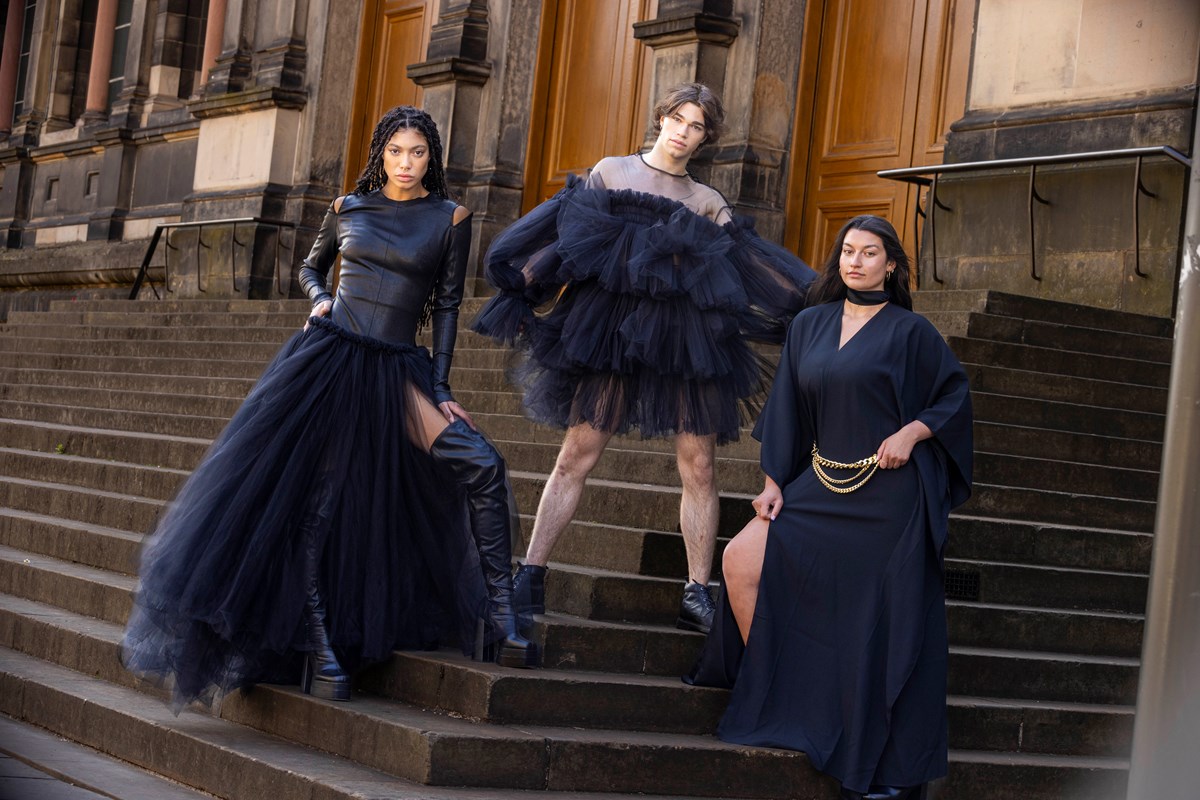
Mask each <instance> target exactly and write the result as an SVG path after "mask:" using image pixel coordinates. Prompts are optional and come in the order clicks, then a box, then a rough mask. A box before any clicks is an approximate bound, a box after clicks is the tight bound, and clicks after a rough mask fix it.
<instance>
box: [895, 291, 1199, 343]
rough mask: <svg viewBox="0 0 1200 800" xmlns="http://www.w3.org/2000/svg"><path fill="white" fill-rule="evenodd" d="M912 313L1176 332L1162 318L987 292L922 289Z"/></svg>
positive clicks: (916, 294) (1167, 334)
mask: <svg viewBox="0 0 1200 800" xmlns="http://www.w3.org/2000/svg"><path fill="white" fill-rule="evenodd" d="M913 309H914V310H915V311H916V312H917V313H919V314H926V313H936V312H944V311H960V312H961V311H967V312H975V313H985V314H991V315H996V316H1003V317H1017V318H1020V319H1028V320H1038V321H1042V322H1054V323H1058V324H1060V325H1071V326H1075V327H1080V328H1098V329H1100V330H1108V331H1118V332H1128V333H1136V334H1140V335H1143V336H1158V337H1166V338H1170V337H1171V336H1172V335H1173V334H1174V329H1175V328H1174V322H1173V321H1172V320H1170V319H1167V318H1165V317H1152V316H1148V315H1145V314H1133V313H1130V312H1128V311H1113V310H1110V309H1106V308H1096V307H1094V306H1083V305H1077V304H1075V303H1064V302H1059V301H1056V300H1043V299H1042V298H1039V297H1027V296H1024V295H1017V294H1010V293H1008V292H995V291H988V290H972V289H922V290H920V291H917V292H914V293H913Z"/></svg>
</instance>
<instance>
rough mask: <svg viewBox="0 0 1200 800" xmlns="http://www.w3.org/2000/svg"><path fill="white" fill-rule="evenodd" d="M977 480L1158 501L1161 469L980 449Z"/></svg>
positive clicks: (993, 483)
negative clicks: (981, 450) (1118, 466)
mask: <svg viewBox="0 0 1200 800" xmlns="http://www.w3.org/2000/svg"><path fill="white" fill-rule="evenodd" d="M975 481H977V482H978V483H982V484H987V485H991V486H1015V487H1024V488H1029V489H1046V490H1050V491H1055V492H1068V493H1071V494H1087V495H1094V496H1097V497H1109V498H1120V499H1126V500H1142V501H1146V502H1151V503H1153V502H1155V501H1156V500H1157V498H1158V472H1157V471H1154V472H1151V471H1149V470H1131V469H1120V468H1117V467H1114V466H1112V465H1110V464H1103V465H1101V464H1095V463H1086V462H1084V463H1079V462H1072V461H1067V460H1064V459H1060V458H1056V454H1055V453H1053V452H1045V453H1044V454H1043V456H1042V457H1041V458H1036V459H1035V458H1023V457H1020V456H1010V455H1000V454H996V453H980V452H978V449H977V450H976V455H975Z"/></svg>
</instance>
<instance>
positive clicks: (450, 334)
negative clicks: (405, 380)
mask: <svg viewBox="0 0 1200 800" xmlns="http://www.w3.org/2000/svg"><path fill="white" fill-rule="evenodd" d="M455 208H456V205H455V203H454V202H453V201H450V200H444V199H439V198H437V197H435V196H433V195H428V196H426V197H423V198H418V199H415V200H403V201H397V200H390V199H388V198H387V197H385V196H384V195H383V194H382V193H381V192H373V193H372V194H369V195H364V196H360V195H347V196H346V197H345V198H343V200H342V205H341V209H340V210H339V211H335V210H334V206H333V205H330V207H329V211H328V212H327V213H326V214H325V221H324V222H323V223H322V224H321V231H320V233H319V234H318V235H317V240H316V241H315V242H313V246H312V250H311V251H310V252H309V254H308V257H307V258H306V259H304V266H303V267H301V269H300V275H299V279H300V286H301V288H302V289H303V290H304V292H305V293H306V294H307V295H308V296H309V299H311V300H312V302H313V305H316V304H317V303H320V302H322V301H324V300H329V299H331V298H332V299H333V301H334V302H333V309H332V310H331V311H330V315H329V319H330V320H332V321H333V322H334V323H335V324H336V325H338V326H340V327H342V328H345V329H346V330H349V331H351V332H353V333H357V334H360V335H362V336H369V337H371V338H372V339H378V340H380V341H384V342H389V343H391V344H413V343H414V342H415V339H416V334H417V323H418V322H419V321H420V318H421V310H422V309H423V308H424V305H425V300H426V298H428V297H430V294H431V292H432V296H433V320H432V321H433V391H434V400H435V401H436V402H438V403H441V402H445V401H447V400H451V399H453V397H452V395H451V393H450V362H451V359H452V356H453V353H454V340H455V337H456V336H457V334H458V307H459V305H460V304H461V303H462V297H463V281H464V279H465V277H466V268H467V257H468V255H469V253H470V249H471V225H470V219H469V218H468V219H465V220H463V221H462V222H460V223H459V224H458V225H455V224H454V210H455ZM339 254H340V255H341V257H342V266H341V270H340V271H339V273H338V285H337V296H336V297H333V296H332V295H331V294H330V292H329V289H328V281H327V279H328V275H329V270H330V269H331V268H332V267H333V264H334V262H335V261H336V260H337V256H338V255H339Z"/></svg>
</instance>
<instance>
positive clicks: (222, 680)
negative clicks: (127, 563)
mask: <svg viewBox="0 0 1200 800" xmlns="http://www.w3.org/2000/svg"><path fill="white" fill-rule="evenodd" d="M310 323H311V324H310V327H309V329H308V330H307V331H304V332H300V333H297V334H296V335H295V336H294V337H292V339H291V340H289V341H288V342H287V344H286V345H284V347H283V349H282V350H281V351H280V352H279V354H278V355H277V356H276V357H275V359H274V360H273V361H272V362H271V364H270V366H268V367H267V370H266V372H264V373H263V376H262V377H261V378H260V379H259V381H258V383H257V384H256V385H255V387H254V389H253V390H252V391H251V392H250V394H249V396H248V397H247V398H246V400H245V402H244V403H243V404H242V406H241V408H240V409H239V410H238V412H237V413H236V414H235V415H234V417H233V419H232V420H231V421H230V423H229V426H228V427H227V428H226V429H225V430H224V432H223V433H222V434H221V435H220V437H219V438H218V439H217V440H216V441H215V442H214V443H213V445H212V447H211V448H210V449H209V451H208V453H207V454H206V455H205V457H204V460H203V461H202V462H201V464H200V466H199V467H197V468H196V470H195V472H194V473H193V474H192V475H191V477H190V478H189V479H188V480H187V481H186V483H185V484H184V485H183V487H182V488H181V490H180V491H179V494H178V496H177V497H176V499H175V501H174V502H173V503H172V504H171V505H170V506H169V507H168V509H167V510H166V512H165V514H164V516H163V517H162V519H161V521H160V522H159V524H158V527H157V529H156V531H155V532H154V534H153V535H152V536H151V537H150V538H149V539H148V541H147V543H146V546H145V549H144V551H143V555H142V565H141V573H140V582H139V586H138V589H137V592H136V595H135V603H134V609H133V613H132V615H131V617H130V620H129V625H128V628H127V630H126V633H125V639H124V642H123V652H122V655H123V660H124V663H125V665H126V666H127V667H128V668H129V669H130V670H132V671H133V672H135V673H138V674H140V675H142V676H143V677H146V678H149V679H152V680H155V681H156V682H165V683H168V684H169V685H170V686H171V688H172V693H173V697H174V701H175V705H176V707H177V708H178V707H179V706H181V705H183V704H184V703H187V702H190V701H192V700H196V699H199V700H202V701H206V702H207V701H209V700H211V699H212V697H213V695H214V694H215V693H224V692H228V691H231V690H233V689H236V688H242V687H246V686H249V685H251V684H253V683H256V682H271V681H282V680H291V679H292V678H294V677H295V676H296V675H297V674H298V666H299V661H300V656H299V655H298V654H299V652H300V651H301V650H302V649H303V648H304V642H305V631H304V626H303V625H302V624H301V614H302V611H303V608H304V603H305V598H306V591H307V586H308V583H307V581H308V575H307V572H308V570H307V569H306V548H307V547H308V546H309V544H310V541H311V542H312V543H313V544H314V546H316V547H317V548H319V552H320V554H321V556H320V564H321V566H320V568H319V571H318V575H319V586H320V587H321V591H322V594H323V596H324V598H325V601H326V604H327V606H328V628H329V634H330V637H331V640H332V642H333V645H334V648H335V649H336V650H337V651H338V654H339V657H340V658H341V659H342V660H343V663H344V665H345V666H347V667H348V668H351V669H353V668H356V667H358V666H361V665H363V664H366V663H370V662H374V661H380V660H382V659H385V658H386V657H387V656H388V655H389V654H390V653H391V652H392V650H394V649H397V648H400V649H405V648H409V649H412V648H429V647H436V646H438V645H439V644H457V645H460V646H462V647H463V649H464V652H466V651H468V649H469V646H470V645H471V643H472V641H473V638H472V637H473V634H474V624H475V620H476V619H477V618H478V617H479V614H480V611H481V610H482V609H483V607H484V603H485V593H484V585H483V578H482V575H481V573H480V569H479V562H478V554H477V550H476V548H475V547H474V546H473V544H472V542H471V535H470V530H469V528H468V526H467V522H466V518H465V508H464V506H463V504H462V502H461V500H462V498H461V497H459V496H456V495H455V492H454V491H447V488H446V487H447V486H454V485H455V484H454V483H453V481H452V479H450V478H448V477H446V478H442V477H440V476H439V475H438V474H437V473H436V472H435V469H434V464H433V462H432V460H431V458H430V456H429V455H428V453H426V452H425V450H424V449H423V448H422V447H421V446H419V445H417V444H414V441H419V438H418V439H416V440H414V438H413V437H412V435H411V434H412V433H413V432H414V431H416V430H418V428H417V427H416V426H417V424H418V423H417V420H418V417H417V409H415V408H411V407H410V406H412V405H413V404H412V402H411V400H410V396H409V389H410V387H413V386H415V387H416V388H417V389H418V390H419V391H421V392H422V393H423V394H425V395H426V396H429V395H431V389H432V387H431V385H430V382H431V366H430V359H429V354H428V352H427V351H426V350H425V349H424V348H419V347H415V346H405V345H390V344H386V343H384V342H380V341H376V340H373V339H369V338H366V337H362V336H357V335H354V334H352V333H349V332H347V331H345V330H343V329H341V328H339V327H337V326H336V325H334V324H333V323H332V322H329V321H327V320H324V319H313V320H310Z"/></svg>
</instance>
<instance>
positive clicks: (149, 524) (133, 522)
mask: <svg viewBox="0 0 1200 800" xmlns="http://www.w3.org/2000/svg"><path fill="white" fill-rule="evenodd" d="M0 507H5V508H12V509H16V510H18V511H29V512H33V513H35V514H44V515H46V516H48V517H59V518H62V519H66V520H73V521H75V522H86V523H89V524H91V525H100V526H103V527H106V528H114V529H115V530H118V531H125V532H128V533H137V534H142V533H146V532H148V531H151V530H153V529H154V525H155V523H156V521H157V520H158V515H159V514H160V513H161V512H162V510H163V508H164V507H165V504H164V503H162V502H161V501H155V500H145V499H141V498H137V497H130V496H120V495H110V494H104V493H100V492H94V491H90V490H87V489H78V488H75V487H70V486H55V485H47V484H40V483H26V482H22V481H14V480H12V479H9V478H5V477H4V476H0Z"/></svg>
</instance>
